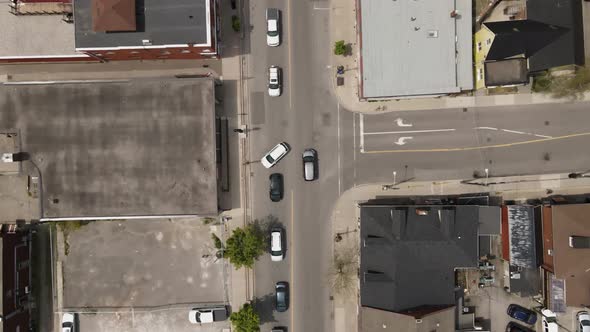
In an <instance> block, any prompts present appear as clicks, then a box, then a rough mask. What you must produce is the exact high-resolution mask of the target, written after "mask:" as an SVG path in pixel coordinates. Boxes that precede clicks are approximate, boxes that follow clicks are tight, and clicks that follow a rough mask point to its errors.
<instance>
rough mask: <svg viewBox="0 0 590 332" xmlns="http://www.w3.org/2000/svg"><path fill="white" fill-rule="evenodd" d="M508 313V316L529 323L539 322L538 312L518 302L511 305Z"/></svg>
mask: <svg viewBox="0 0 590 332" xmlns="http://www.w3.org/2000/svg"><path fill="white" fill-rule="evenodd" d="M507 313H508V316H510V317H512V318H514V319H517V320H519V321H521V322H524V323H527V324H529V325H533V324H535V323H536V322H537V314H536V313H535V312H534V311H532V310H530V309H527V308H525V307H521V306H519V305H518V304H511V305H509V306H508V310H507Z"/></svg>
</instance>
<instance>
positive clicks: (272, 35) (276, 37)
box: [266, 8, 281, 47]
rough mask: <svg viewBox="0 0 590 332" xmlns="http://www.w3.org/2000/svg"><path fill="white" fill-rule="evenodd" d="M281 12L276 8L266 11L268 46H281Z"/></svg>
mask: <svg viewBox="0 0 590 332" xmlns="http://www.w3.org/2000/svg"><path fill="white" fill-rule="evenodd" d="M280 15H281V14H280V11H279V10H278V9H276V8H267V9H266V44H267V45H268V46H273V47H274V46H279V45H280V44H281V37H280V29H281V19H280Z"/></svg>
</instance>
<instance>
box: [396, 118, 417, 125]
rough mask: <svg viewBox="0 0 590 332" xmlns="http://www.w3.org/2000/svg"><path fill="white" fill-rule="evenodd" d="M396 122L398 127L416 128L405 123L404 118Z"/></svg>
mask: <svg viewBox="0 0 590 332" xmlns="http://www.w3.org/2000/svg"><path fill="white" fill-rule="evenodd" d="M395 122H396V123H397V126H398V127H412V126H414V125H413V124H411V123H404V119H402V118H397V119H395Z"/></svg>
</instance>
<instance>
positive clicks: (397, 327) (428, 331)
mask: <svg viewBox="0 0 590 332" xmlns="http://www.w3.org/2000/svg"><path fill="white" fill-rule="evenodd" d="M421 319H422V322H420V323H417V322H416V319H415V318H414V317H411V316H407V315H401V314H398V313H395V312H390V311H385V310H379V309H374V308H367V307H362V308H361V315H360V331H361V332H382V331H387V332H432V331H454V330H455V308H454V307H451V308H446V309H443V310H440V311H438V312H435V313H432V314H430V315H426V316H424V317H422V318H421Z"/></svg>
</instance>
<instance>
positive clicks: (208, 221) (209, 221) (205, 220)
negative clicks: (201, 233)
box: [203, 217, 216, 225]
mask: <svg viewBox="0 0 590 332" xmlns="http://www.w3.org/2000/svg"><path fill="white" fill-rule="evenodd" d="M215 221H216V220H215V218H211V217H205V218H203V225H209V224H212V223H214V222H215Z"/></svg>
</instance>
